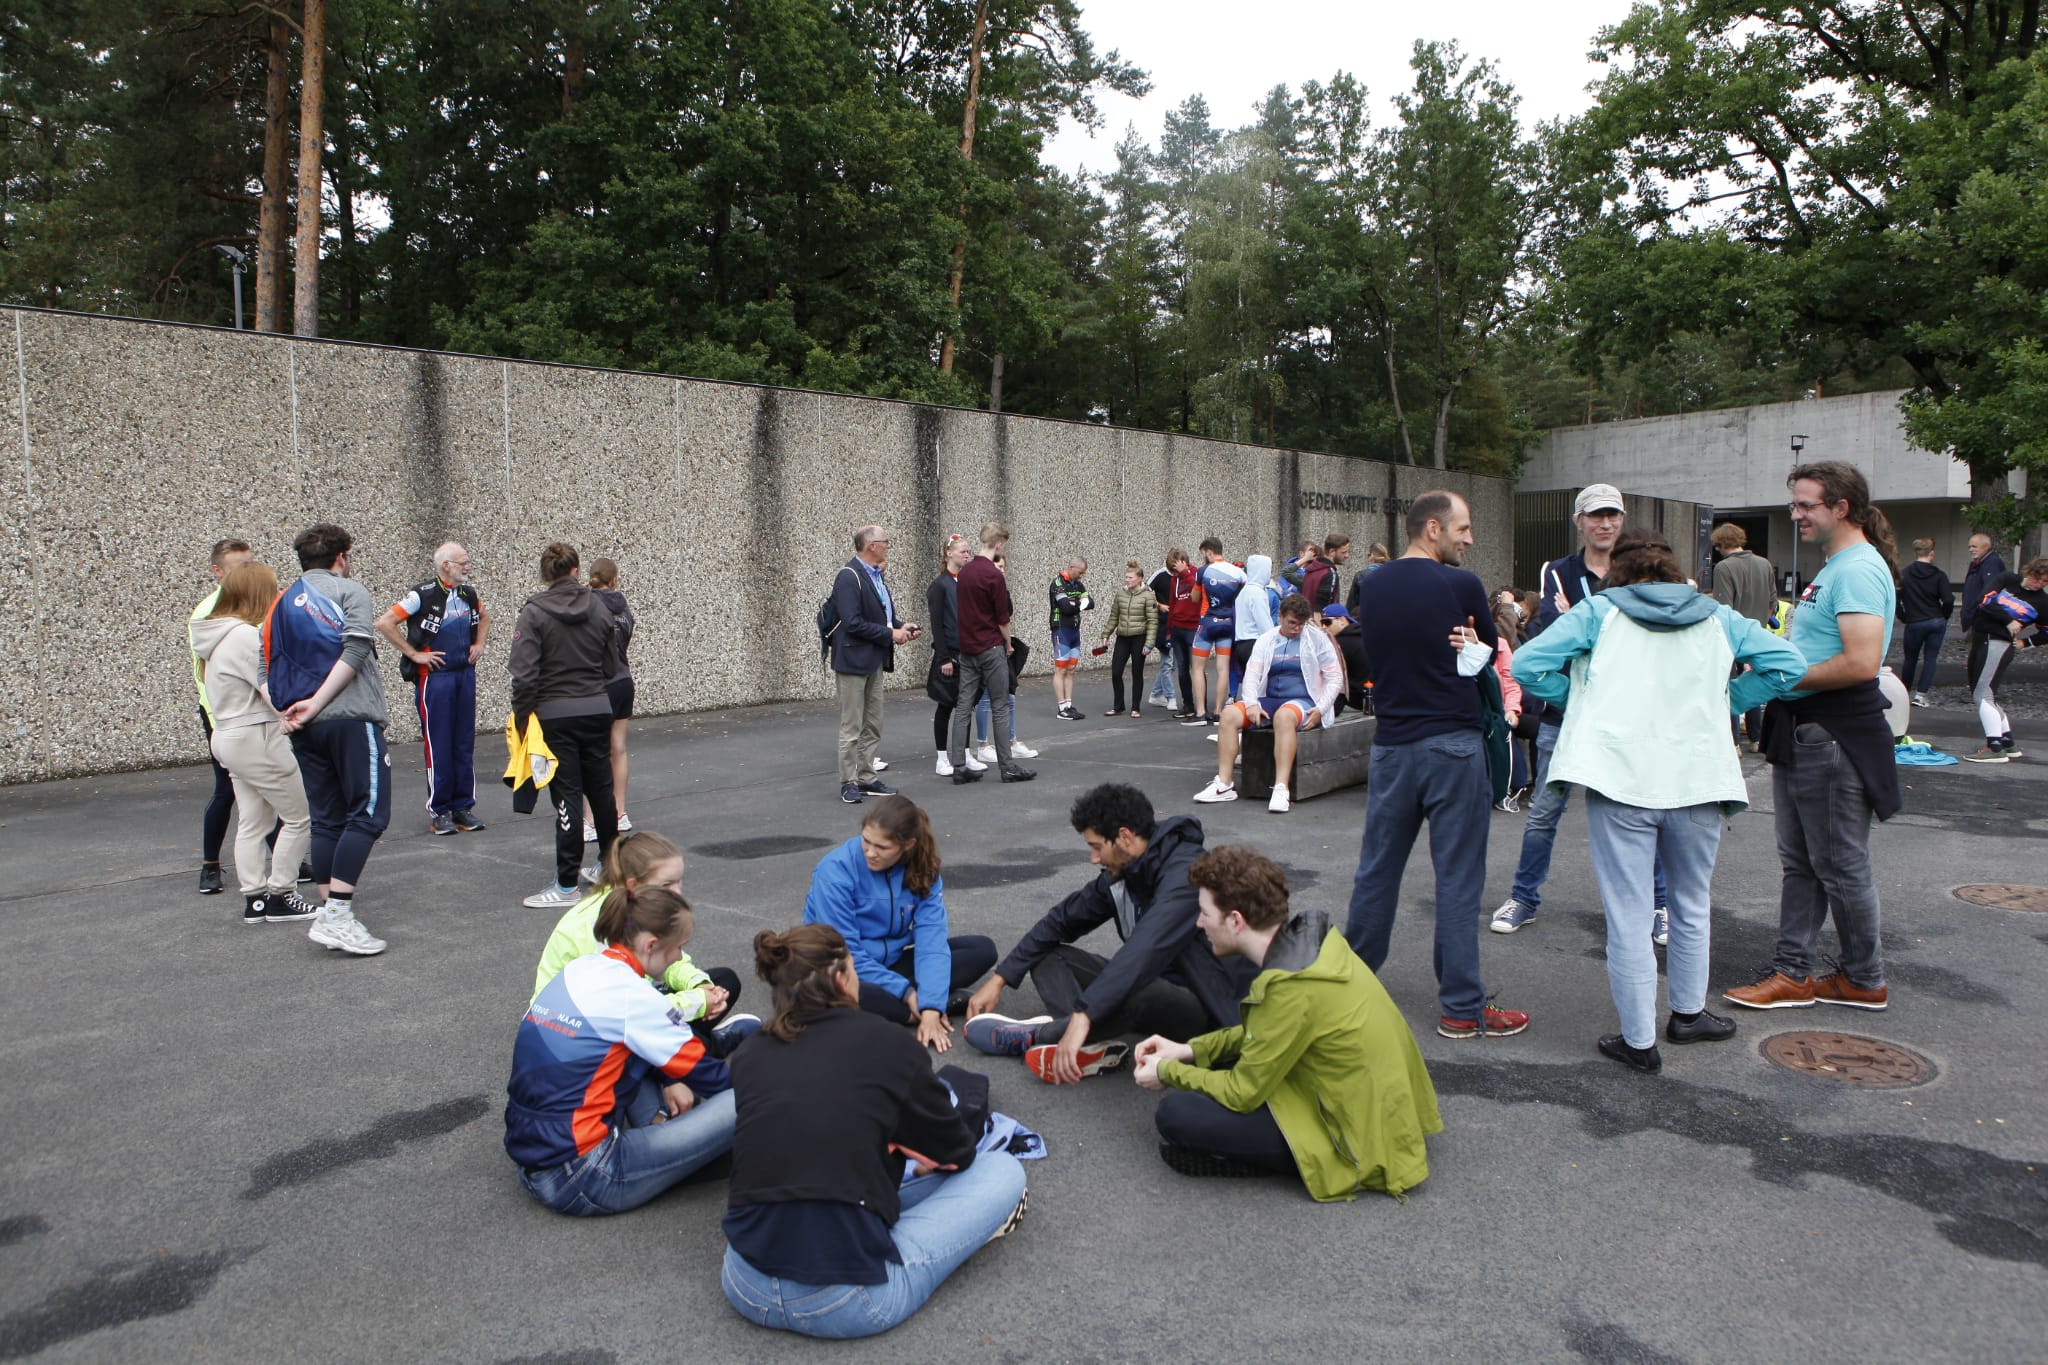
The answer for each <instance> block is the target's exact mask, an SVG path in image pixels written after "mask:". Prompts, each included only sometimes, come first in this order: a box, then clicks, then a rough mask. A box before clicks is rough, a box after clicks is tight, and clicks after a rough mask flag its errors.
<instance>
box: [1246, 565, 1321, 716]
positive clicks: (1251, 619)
mask: <svg viewBox="0 0 2048 1365" xmlns="http://www.w3.org/2000/svg"><path fill="white" fill-rule="evenodd" d="M1279 605H1280V599H1279V596H1278V594H1277V593H1276V592H1275V590H1274V587H1273V557H1272V556H1271V555H1246V556H1245V559H1244V590H1243V591H1242V592H1240V593H1238V595H1237V642H1236V644H1235V645H1234V646H1233V647H1232V649H1231V651H1230V695H1231V698H1232V700H1235V699H1237V698H1239V697H1242V696H1243V695H1244V673H1245V668H1246V666H1247V665H1248V664H1249V663H1250V662H1251V657H1252V646H1253V645H1254V644H1255V643H1256V642H1257V641H1258V639H1259V637H1260V636H1262V635H1264V634H1265V633H1266V632H1267V631H1269V630H1271V629H1273V627H1274V625H1275V624H1277V623H1276V622H1275V621H1274V619H1273V618H1274V617H1275V616H1276V615H1278V614H1279V613H1278V611H1277V608H1278V607H1279ZM1310 614H1311V615H1313V614H1314V613H1310Z"/></svg>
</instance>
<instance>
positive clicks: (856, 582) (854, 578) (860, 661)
mask: <svg viewBox="0 0 2048 1365" xmlns="http://www.w3.org/2000/svg"><path fill="white" fill-rule="evenodd" d="M889 597H890V600H891V602H893V601H894V600H895V597H896V594H895V591H894V590H893V589H892V590H891V591H890V593H889ZM832 610H833V611H834V612H835V613H837V614H838V617H839V629H837V630H835V631H833V632H832V671H833V672H834V673H851V674H855V675H856V676H859V677H863V678H865V677H870V676H872V675H873V674H874V673H875V671H876V670H877V669H879V670H881V671H882V672H884V673H894V672H895V671H896V640H895V637H894V635H893V634H892V633H891V632H892V631H894V630H895V629H896V628H897V627H898V626H901V625H902V624H903V618H902V617H901V616H897V615H895V614H893V613H891V612H888V611H884V610H883V609H882V595H881V594H880V593H878V592H876V591H875V583H874V580H873V579H871V578H869V577H868V566H867V565H866V564H865V563H864V562H863V561H862V560H861V559H860V558H859V556H855V557H854V558H852V559H849V560H847V561H846V563H844V564H843V565H841V566H840V568H839V572H838V573H837V574H835V575H834V576H833V579H832Z"/></svg>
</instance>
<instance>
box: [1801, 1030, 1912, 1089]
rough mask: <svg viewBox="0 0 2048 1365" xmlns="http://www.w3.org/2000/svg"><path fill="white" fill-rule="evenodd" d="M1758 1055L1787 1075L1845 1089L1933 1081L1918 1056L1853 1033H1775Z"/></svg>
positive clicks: (1898, 1086) (1896, 1087)
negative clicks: (1841, 1085)
mask: <svg viewBox="0 0 2048 1365" xmlns="http://www.w3.org/2000/svg"><path fill="white" fill-rule="evenodd" d="M1762 1051H1763V1054H1764V1059H1765V1060H1766V1061H1770V1062H1775V1063H1776V1064H1777V1065H1779V1066H1782V1067H1784V1068H1785V1069H1786V1070H1787V1071H1798V1072H1803V1073H1805V1074H1806V1075H1809V1076H1820V1077H1823V1078H1825V1079H1827V1080H1831V1081H1841V1082H1843V1083H1845V1084H1847V1085H1868V1086H1875V1087H1877V1088H1879V1089H1884V1090H1897V1089H1901V1088H1903V1087H1905V1086H1909V1085H1921V1084H1923V1083H1925V1082H1927V1081H1930V1080H1932V1079H1934V1063H1932V1062H1930V1061H1928V1060H1927V1059H1926V1058H1925V1057H1922V1056H1921V1055H1920V1054H1919V1053H1917V1052H1910V1051H1908V1050H1907V1049H1905V1048H1902V1047H1900V1046H1899V1045H1898V1044H1897V1043H1887V1042H1885V1041H1884V1040H1883V1039H1881V1038H1865V1037H1863V1036H1862V1035H1860V1034H1855V1033H1775V1034H1772V1035H1771V1036H1770V1037H1768V1038H1766V1039H1764V1041H1763V1049H1762Z"/></svg>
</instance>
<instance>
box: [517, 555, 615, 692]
mask: <svg viewBox="0 0 2048 1365" xmlns="http://www.w3.org/2000/svg"><path fill="white" fill-rule="evenodd" d="M509 667H510V668H511V670H512V711H513V714H514V715H516V716H518V717H519V719H520V721H521V722H522V723H524V721H525V718H526V716H527V715H528V713H537V714H538V715H539V716H540V718H541V719H542V720H559V719H562V718H564V717H568V716H597V715H604V716H609V715H610V714H611V711H612V703H611V698H610V697H608V696H607V695H606V694H605V690H604V685H605V683H606V682H608V681H610V680H611V679H612V678H615V677H617V676H618V675H619V672H620V665H619V648H618V636H617V634H616V632H614V631H613V629H612V614H611V613H610V612H609V611H607V610H605V605H604V603H602V602H600V601H599V600H598V599H597V595H596V594H595V593H593V592H591V591H590V589H588V588H586V587H584V586H583V584H581V583H580V582H578V581H577V580H576V579H574V578H558V579H556V580H555V581H554V582H553V583H550V584H549V585H548V586H547V589H546V590H545V591H543V592H537V593H535V594H534V595H533V596H531V597H529V598H527V599H526V602H525V603H524V605H522V606H521V607H520V608H519V621H518V624H516V625H515V626H513V627H512V657H511V659H510V660H509Z"/></svg>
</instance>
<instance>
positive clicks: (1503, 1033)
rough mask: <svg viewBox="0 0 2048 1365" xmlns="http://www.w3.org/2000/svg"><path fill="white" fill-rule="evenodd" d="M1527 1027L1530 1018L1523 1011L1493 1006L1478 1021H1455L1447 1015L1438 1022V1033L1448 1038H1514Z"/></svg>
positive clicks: (1487, 1008) (1488, 1007)
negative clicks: (1498, 1008) (1499, 1008)
mask: <svg viewBox="0 0 2048 1365" xmlns="http://www.w3.org/2000/svg"><path fill="white" fill-rule="evenodd" d="M1527 1027H1529V1016H1528V1015H1527V1014H1524V1013H1523V1012H1522V1011H1521V1010H1497V1009H1495V1008H1494V1007H1493V1006H1491V1005H1488V1006H1487V1007H1486V1010H1485V1013H1484V1015H1483V1017H1481V1018H1478V1019H1453V1018H1451V1017H1450V1016H1449V1015H1448V1014H1446V1015H1442V1016H1439V1017H1438V1019H1437V1021H1436V1031H1437V1032H1438V1033H1440V1034H1442V1035H1443V1036H1444V1037H1446V1038H1485V1037H1488V1036H1491V1037H1496V1038H1512V1037H1513V1036H1514V1035H1515V1034H1517V1033H1520V1032H1521V1031H1522V1030H1523V1029H1525V1028H1527Z"/></svg>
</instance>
